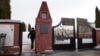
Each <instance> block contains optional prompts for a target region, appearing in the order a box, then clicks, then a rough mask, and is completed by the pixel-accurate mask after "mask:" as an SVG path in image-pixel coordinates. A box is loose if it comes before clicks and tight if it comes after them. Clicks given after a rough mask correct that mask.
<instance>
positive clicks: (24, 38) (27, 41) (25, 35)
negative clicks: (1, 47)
mask: <svg viewBox="0 0 100 56" xmlns="http://www.w3.org/2000/svg"><path fill="white" fill-rule="evenodd" d="M28 33H29V32H23V44H30V43H31V41H30V39H28V37H27V36H28Z"/></svg>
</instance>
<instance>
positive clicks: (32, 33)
mask: <svg viewBox="0 0 100 56" xmlns="http://www.w3.org/2000/svg"><path fill="white" fill-rule="evenodd" d="M28 38H30V40H31V49H33V48H34V39H35V30H34V28H32V29H31V31H30V32H29V33H28Z"/></svg>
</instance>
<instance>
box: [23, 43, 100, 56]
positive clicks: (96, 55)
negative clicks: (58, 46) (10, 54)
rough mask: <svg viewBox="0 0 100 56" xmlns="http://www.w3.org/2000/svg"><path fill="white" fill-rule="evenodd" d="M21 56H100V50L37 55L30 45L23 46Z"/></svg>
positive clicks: (54, 52)
mask: <svg viewBox="0 0 100 56" xmlns="http://www.w3.org/2000/svg"><path fill="white" fill-rule="evenodd" d="M21 56H100V48H98V49H91V50H90V49H83V50H75V51H61V50H60V51H58V50H57V51H53V52H50V53H42V54H35V52H34V49H33V50H31V49H30V45H23V52H22V55H21Z"/></svg>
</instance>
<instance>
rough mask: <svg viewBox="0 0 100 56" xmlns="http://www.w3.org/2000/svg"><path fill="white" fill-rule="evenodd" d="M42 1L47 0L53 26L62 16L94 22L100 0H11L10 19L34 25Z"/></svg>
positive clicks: (99, 6)
mask: <svg viewBox="0 0 100 56" xmlns="http://www.w3.org/2000/svg"><path fill="white" fill-rule="evenodd" d="M42 1H47V4H48V7H49V11H50V14H51V17H52V21H53V24H52V25H53V26H54V25H57V24H58V23H59V21H60V20H61V18H62V17H66V18H67V17H68V18H77V17H81V18H86V19H88V21H89V22H94V20H95V7H96V6H98V8H100V0H11V11H12V14H11V19H12V20H21V21H23V22H25V23H26V24H28V23H30V24H31V25H32V26H34V25H35V19H36V17H37V14H38V12H39V9H40V6H41V3H42Z"/></svg>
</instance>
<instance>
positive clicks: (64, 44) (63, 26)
mask: <svg viewBox="0 0 100 56" xmlns="http://www.w3.org/2000/svg"><path fill="white" fill-rule="evenodd" d="M74 23H75V20H74V19H72V18H62V19H61V22H60V23H59V24H58V25H56V26H54V27H53V49H54V50H68V49H73V50H74V49H75V24H74Z"/></svg>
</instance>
